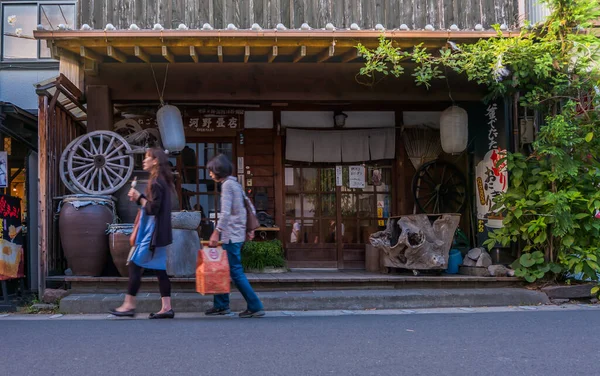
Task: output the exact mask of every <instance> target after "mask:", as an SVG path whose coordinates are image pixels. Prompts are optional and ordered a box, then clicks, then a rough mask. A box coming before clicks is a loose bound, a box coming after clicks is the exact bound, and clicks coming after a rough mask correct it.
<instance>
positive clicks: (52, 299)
mask: <svg viewBox="0 0 600 376" xmlns="http://www.w3.org/2000/svg"><path fill="white" fill-rule="evenodd" d="M67 295H69V292H68V291H67V290H62V289H46V290H44V295H43V296H42V302H44V303H47V304H54V303H56V302H58V301H59V300H61V299H62V298H64V297H65V296H67Z"/></svg>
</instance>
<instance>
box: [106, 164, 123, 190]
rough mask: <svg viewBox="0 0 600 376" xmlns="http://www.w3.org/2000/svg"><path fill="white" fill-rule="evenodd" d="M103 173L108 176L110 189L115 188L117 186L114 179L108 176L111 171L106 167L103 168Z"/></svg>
mask: <svg viewBox="0 0 600 376" xmlns="http://www.w3.org/2000/svg"><path fill="white" fill-rule="evenodd" d="M102 171H104V175H105V176H106V181H107V182H108V185H109V186H110V188H114V187H115V185H114V184H113V181H112V179H111V178H110V177H109V176H108V171H109V169H108V168H106V167H102ZM117 177H119V176H117Z"/></svg>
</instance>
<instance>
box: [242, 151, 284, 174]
mask: <svg viewBox="0 0 600 376" xmlns="http://www.w3.org/2000/svg"><path fill="white" fill-rule="evenodd" d="M246 155H247V154H246ZM275 163H277V159H275ZM250 168H251V171H252V175H254V176H268V177H273V176H276V174H275V170H274V167H271V166H250Z"/></svg>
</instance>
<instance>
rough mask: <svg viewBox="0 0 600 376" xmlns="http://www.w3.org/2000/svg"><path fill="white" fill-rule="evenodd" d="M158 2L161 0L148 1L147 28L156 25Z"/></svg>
mask: <svg viewBox="0 0 600 376" xmlns="http://www.w3.org/2000/svg"><path fill="white" fill-rule="evenodd" d="M158 1H159V0H146V22H145V23H146V27H152V25H154V24H155V23H156V17H157V12H158ZM140 27H141V26H140Z"/></svg>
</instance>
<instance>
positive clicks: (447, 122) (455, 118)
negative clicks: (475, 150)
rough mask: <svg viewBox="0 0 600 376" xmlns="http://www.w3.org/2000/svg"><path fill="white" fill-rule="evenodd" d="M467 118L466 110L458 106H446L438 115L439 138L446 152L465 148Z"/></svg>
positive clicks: (458, 151) (457, 151)
mask: <svg viewBox="0 0 600 376" xmlns="http://www.w3.org/2000/svg"><path fill="white" fill-rule="evenodd" d="M468 138H469V118H468V116H467V111H465V110H463V109H462V108H460V107H458V106H452V107H448V108H447V109H446V110H444V112H442V116H441V117H440V140H441V142H442V149H443V150H444V152H446V153H448V154H457V153H461V152H463V151H464V150H465V149H466V148H467V142H468Z"/></svg>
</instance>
